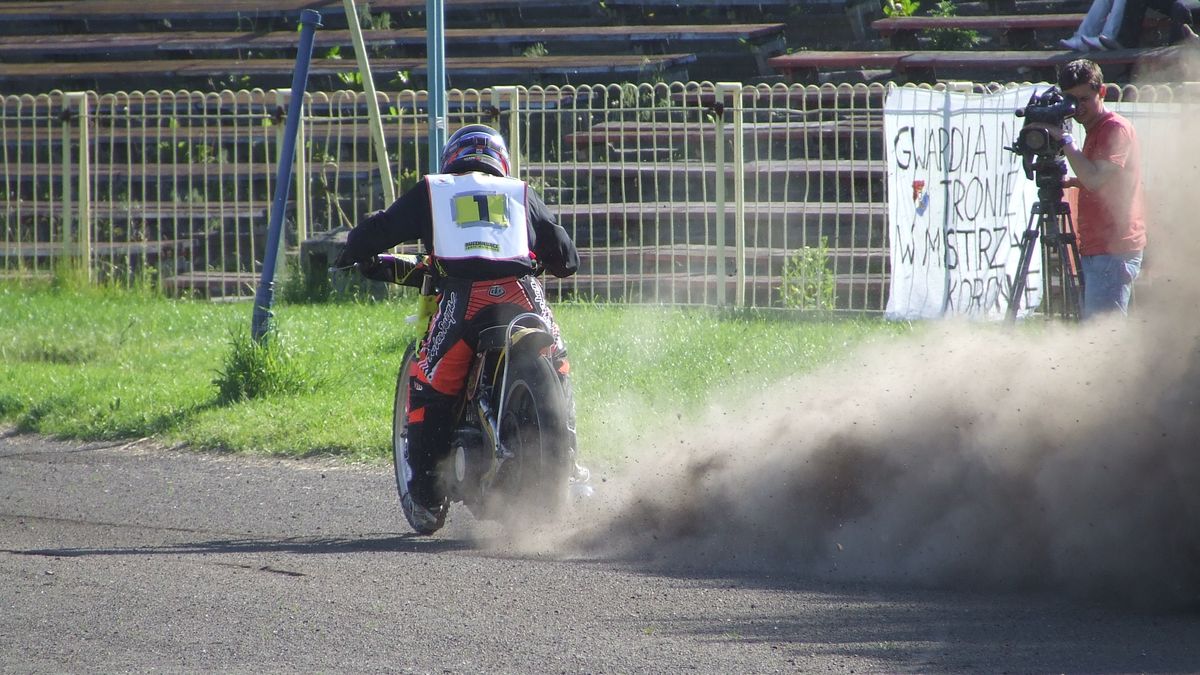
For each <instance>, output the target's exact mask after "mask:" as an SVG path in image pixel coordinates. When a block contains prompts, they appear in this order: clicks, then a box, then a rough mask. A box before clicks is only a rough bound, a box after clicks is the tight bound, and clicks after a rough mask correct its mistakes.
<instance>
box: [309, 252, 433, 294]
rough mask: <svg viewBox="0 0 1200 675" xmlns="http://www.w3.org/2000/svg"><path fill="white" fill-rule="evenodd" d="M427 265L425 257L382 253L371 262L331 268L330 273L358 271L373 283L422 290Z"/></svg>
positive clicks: (371, 259)
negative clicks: (378, 282)
mask: <svg viewBox="0 0 1200 675" xmlns="http://www.w3.org/2000/svg"><path fill="white" fill-rule="evenodd" d="M425 263H426V258H425V256H415V255H391V254H388V253H381V254H379V255H376V256H372V257H371V258H370V259H369V260H363V261H360V262H356V263H354V264H352V265H345V266H333V267H330V268H329V272H330V273H333V272H344V271H346V270H350V269H356V270H358V273H359V274H361V275H363V276H364V277H366V278H368V279H371V280H373V281H383V282H386V283H389V284H396V285H398V286H409V287H411V288H421V286H422V283H423V282H424V279H425V272H427V271H428V269H429V266H428V265H426V264H425Z"/></svg>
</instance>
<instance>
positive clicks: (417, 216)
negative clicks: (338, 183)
mask: <svg viewBox="0 0 1200 675" xmlns="http://www.w3.org/2000/svg"><path fill="white" fill-rule="evenodd" d="M429 219H430V215H429V189H428V188H427V187H426V185H425V181H424V179H422V180H421V181H419V182H418V183H417V184H416V185H415V186H413V187H412V188H411V189H409V190H408V191H407V192H405V193H404V194H402V195H400V197H399V198H397V199H396V201H394V202H392V205H391V206H389V207H388V208H387V209H386V210H383V211H376V212H375V213H372V214H371V215H369V216H367V217H366V218H363V219H362V221H361V222H359V224H358V225H357V226H355V228H354V229H352V230H350V233H349V234H347V235H346V248H344V249H343V250H342V254H341V256H339V259H340V260H341V261H342V262H343V263H354V262H360V261H363V260H366V259H368V258H370V257H371V256H373V255H376V254H378V253H382V252H383V251H386V250H388V249H390V248H392V247H393V246H396V245H397V244H402V243H404V242H406V241H415V240H417V239H427V238H428V236H429V233H428V232H429V227H428V223H429ZM426 243H428V242H426Z"/></svg>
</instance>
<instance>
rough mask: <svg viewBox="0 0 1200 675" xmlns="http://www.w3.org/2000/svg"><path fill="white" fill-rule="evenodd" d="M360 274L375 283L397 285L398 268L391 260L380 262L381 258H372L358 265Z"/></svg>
mask: <svg viewBox="0 0 1200 675" xmlns="http://www.w3.org/2000/svg"><path fill="white" fill-rule="evenodd" d="M358 272H359V274H362V275H363V276H364V277H366V278H368V279H371V280H373V281H386V282H388V283H395V281H396V266H395V265H394V264H393V263H392V261H391V260H380V259H379V256H371V257H370V258H367V259H366V260H361V261H359V263H358Z"/></svg>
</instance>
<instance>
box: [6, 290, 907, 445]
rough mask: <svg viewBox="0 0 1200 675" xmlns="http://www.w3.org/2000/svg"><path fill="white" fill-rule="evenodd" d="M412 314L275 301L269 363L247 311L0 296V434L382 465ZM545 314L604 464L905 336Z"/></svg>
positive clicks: (742, 319)
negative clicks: (691, 419) (659, 434)
mask: <svg viewBox="0 0 1200 675" xmlns="http://www.w3.org/2000/svg"><path fill="white" fill-rule="evenodd" d="M412 310H413V303H412V302H411V301H407V300H402V299H401V300H392V301H386V302H356V303H331V304H310V305H306V304H296V305H291V304H289V305H280V306H277V307H276V309H275V325H276V327H277V332H276V333H275V334H274V335H273V339H272V342H271V347H270V352H269V353H267V352H262V353H260V352H257V351H256V346H255V345H253V344H252V343H251V342H249V340H248V338H247V336H248V334H249V331H250V314H251V307H250V304H249V303H233V304H229V303H220V304H218V303H209V302H203V301H190V300H169V299H164V298H161V297H157V296H155V295H153V294H149V293H136V292H128V291H114V290H105V289H100V290H95V289H90V290H89V289H83V290H80V289H78V288H48V287H43V288H36V289H31V288H29V287H18V286H15V285H11V284H9V285H0V363H3V369H2V370H0V421H3V422H4V423H6V424H10V425H15V426H16V427H17V428H18V429H20V430H22V431H31V432H37V433H43V434H50V435H55V436H61V437H70V438H80V439H127V438H141V437H146V436H153V437H155V438H158V439H160V440H162V441H163V442H167V443H185V444H187V445H190V446H192V447H196V448H203V449H218V450H225V451H236V452H252V453H270V454H285V455H294V456H303V455H314V454H333V455H340V456H345V457H348V458H352V459H356V460H362V459H368V460H374V459H383V458H386V457H388V453H389V452H390V450H389V448H390V442H391V441H390V438H391V436H390V434H391V404H392V394H393V388H394V383H395V372H396V368H397V366H398V365H399V361H400V358H401V356H402V355H403V352H404V348H405V345H406V344H407V343H408V341H409V340H411V339H412V338H413V337H415V335H416V328H415V327H414V326H413V325H411V324H407V323H405V321H404V317H405V316H406V315H408V314H410V313H412ZM555 312H556V315H557V317H558V320H559V323H560V324H561V325H562V329H563V332H564V336H565V338H566V340H567V342H568V346H569V350H570V359H571V366H572V375H573V381H574V387H575V396H576V404H577V408H578V416H579V420H578V421H579V433H580V444H581V449H582V453H583V456H584V457H585V459H587V460H588V461H590V462H595V463H599V464H609V465H611V464H616V463H619V462H620V461H622V458H623V457H626V456H628V454H629V452H630V448H631V447H633V446H636V444H637V440H638V439H639V438H640V436H641V434H643V433H645V432H646V431H648V430H652V429H655V428H656V427H658V426H661V423H662V421H663V420H664V419H667V418H671V419H675V418H686V417H687V416H690V415H698V414H700V413H701V412H702V411H703V410H704V408H705V406H706V405H708V404H709V403H710V402H712V401H714V400H715V401H718V402H719V401H720V400H728V399H731V398H734V397H738V396H740V395H743V394H745V393H746V392H748V391H763V390H764V389H765V388H766V387H769V386H770V385H771V384H772V383H773V382H774V381H776V380H778V379H780V378H782V377H784V376H787V375H791V374H795V373H797V372H804V371H807V370H811V369H813V368H817V367H820V366H823V365H825V364H828V363H830V362H831V361H834V360H836V359H837V358H839V357H840V356H842V355H844V354H846V353H848V351H849V349H850V348H852V347H853V346H855V345H857V344H859V343H861V342H863V341H865V340H872V339H888V338H890V337H892V336H895V335H899V334H903V333H906V332H907V331H908V330H909V328H908V327H907V326H905V325H897V324H891V323H887V322H884V321H882V320H879V319H845V320H829V321H820V322H817V321H797V320H782V319H778V318H770V317H761V316H754V315H750V314H742V315H729V314H721V313H718V312H715V311H711V310H704V309H676V308H664V307H647V306H627V305H591V304H571V303H565V304H559V305H557V306H556V307H555ZM258 349H261V348H258ZM256 369H257V370H256ZM268 371H269V372H268Z"/></svg>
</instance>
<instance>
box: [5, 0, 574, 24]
mask: <svg viewBox="0 0 1200 675" xmlns="http://www.w3.org/2000/svg"><path fill="white" fill-rule="evenodd" d="M444 3H445V9H446V11H447V12H460V13H473V12H494V11H499V10H514V9H515V10H524V11H528V10H531V9H562V8H564V7H566V8H571V7H576V8H578V10H579V11H581V12H586V11H589V10H591V9H592V8H593V7H594V6H595V4H596V3H595V2H594V0H520V1H519V2H516V1H514V0H444ZM425 7H426V0H371V9H372V11H375V12H385V11H386V12H412V13H421V14H424V12H425ZM305 9H315V10H317V11H318V12H320V13H321V15H322V16H325V15H327V14H331V15H341V14H344V13H345V5H343V4H342V0H214V1H210V2H201V1H199V0H154V1H153V2H145V1H143V0H33V1H30V0H25V1H23V2H22V1H17V2H13V1H12V0H9V1H7V2H4V3H2V4H0V22H15V21H25V22H29V21H103V20H106V19H107V20H117V21H122V22H126V21H136V20H139V19H147V20H153V21H161V20H163V19H167V20H173V19H176V20H177V19H195V20H228V19H244V18H251V19H254V18H296V17H298V16H299V14H300V12H301V11H303V10H305Z"/></svg>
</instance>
